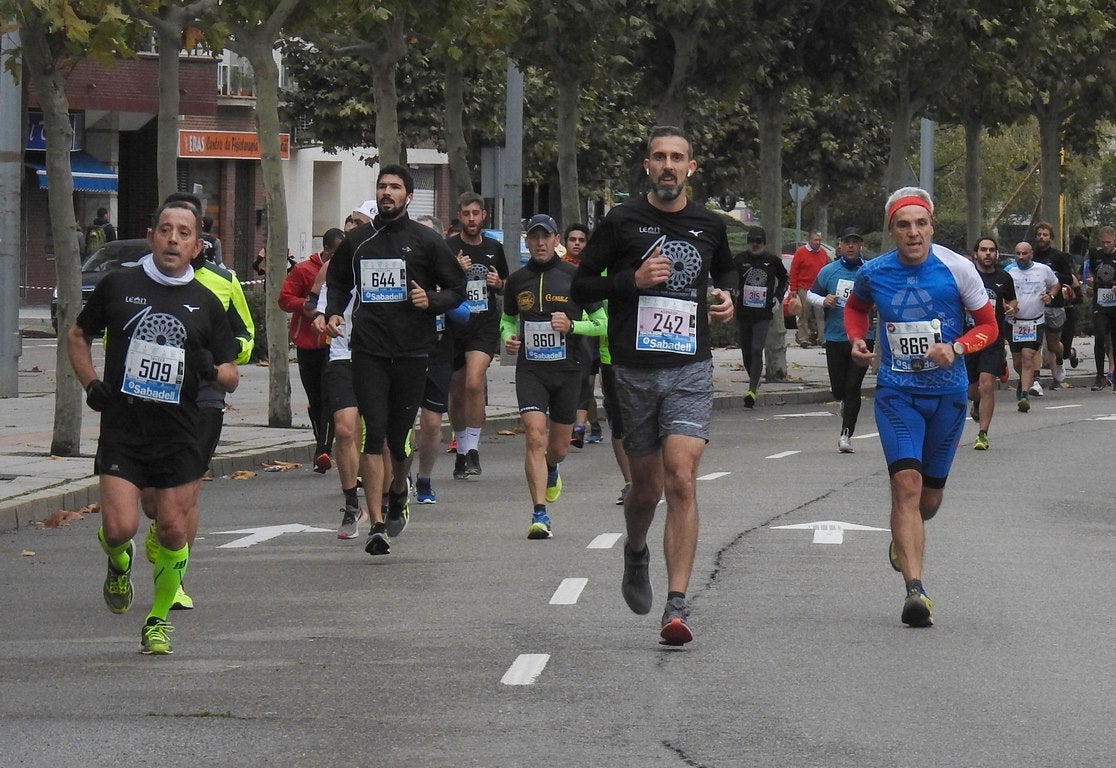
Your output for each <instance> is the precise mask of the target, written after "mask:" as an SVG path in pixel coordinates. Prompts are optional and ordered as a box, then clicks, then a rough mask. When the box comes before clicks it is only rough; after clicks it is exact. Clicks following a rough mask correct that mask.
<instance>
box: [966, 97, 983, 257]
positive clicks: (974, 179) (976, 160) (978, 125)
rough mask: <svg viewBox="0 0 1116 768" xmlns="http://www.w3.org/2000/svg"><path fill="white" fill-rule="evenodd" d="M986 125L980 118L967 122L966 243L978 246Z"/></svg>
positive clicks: (981, 223)
mask: <svg viewBox="0 0 1116 768" xmlns="http://www.w3.org/2000/svg"><path fill="white" fill-rule="evenodd" d="M983 133H984V125H983V124H982V122H981V120H980V118H979V117H974V118H970V119H968V120H966V121H965V241H966V242H967V243H970V244H973V245H975V244H976V241H977V238H978V237H980V236H981V235H982V234H983V232H982V231H981V230H982V229H983V228H984V227H983V221H982V220H983V216H982V215H981V210H982V208H983V193H982V192H981V189H980V176H981V165H982V163H981V157H980V149H981V139H982V135H983Z"/></svg>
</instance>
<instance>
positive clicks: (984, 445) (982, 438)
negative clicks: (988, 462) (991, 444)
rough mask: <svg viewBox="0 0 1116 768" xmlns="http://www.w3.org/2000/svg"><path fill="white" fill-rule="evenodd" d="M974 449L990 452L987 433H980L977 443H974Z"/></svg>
mask: <svg viewBox="0 0 1116 768" xmlns="http://www.w3.org/2000/svg"><path fill="white" fill-rule="evenodd" d="M973 449H974V450H977V451H987V450H988V435H987V433H985V432H978V433H977V437H976V442H975V443H973Z"/></svg>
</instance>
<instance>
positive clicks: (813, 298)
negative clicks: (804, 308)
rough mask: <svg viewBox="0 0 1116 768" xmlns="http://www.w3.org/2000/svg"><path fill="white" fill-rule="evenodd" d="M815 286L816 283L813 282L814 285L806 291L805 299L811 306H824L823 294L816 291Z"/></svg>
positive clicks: (816, 285)
mask: <svg viewBox="0 0 1116 768" xmlns="http://www.w3.org/2000/svg"><path fill="white" fill-rule="evenodd" d="M817 287H818V284H817V283H814V287H813V288H811V289H810V290H808V291H806V301H807V303H809V304H810V306H812V307H824V306H825V296H824V295H823V294H820V293H818V291H817ZM822 290H824V289H822Z"/></svg>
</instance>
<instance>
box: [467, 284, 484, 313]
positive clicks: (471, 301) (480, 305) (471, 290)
mask: <svg viewBox="0 0 1116 768" xmlns="http://www.w3.org/2000/svg"><path fill="white" fill-rule="evenodd" d="M465 306H467V307H468V308H469V313H470V314H474V315H475V314H477V313H478V312H487V311H488V283H487V282H486V281H485V280H469V281H467V282H466V283H465Z"/></svg>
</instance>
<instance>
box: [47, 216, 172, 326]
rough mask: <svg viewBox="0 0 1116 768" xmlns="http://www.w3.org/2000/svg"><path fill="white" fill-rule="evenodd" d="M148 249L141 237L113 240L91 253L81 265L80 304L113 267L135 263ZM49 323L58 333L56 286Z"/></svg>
mask: <svg viewBox="0 0 1116 768" xmlns="http://www.w3.org/2000/svg"><path fill="white" fill-rule="evenodd" d="M150 251H151V246H150V245H149V244H148V242H147V241H146V240H144V239H142V238H141V239H138V240H113V241H112V242H111V243H105V244H104V245H102V246H101V247H100V248H98V249H97V250H96V251H94V252H93V253H91V254H90V255H89V257H88V258H87V259H86V260H85V262H84V263H82V265H81V305H82V306H83V307H84V306H85V302H87V301H88V300H89V297H90V296H91V295H92V294H93V289H94V288H96V287H97V283H99V282H101V280H102V279H103V278H104V276H105V275H107V274H108V273H109V272H111V271H113V270H114V269H119V268H120V267H127V266H132V265H134V264H136V263H137V262H138V261H139V260H140V258H141V257H142V256H143V255H144V254H146V253H150ZM50 324H51V325H52V326H54V332H55V333H58V289H57V288H55V289H54V293H52V294H51V297H50Z"/></svg>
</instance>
